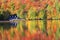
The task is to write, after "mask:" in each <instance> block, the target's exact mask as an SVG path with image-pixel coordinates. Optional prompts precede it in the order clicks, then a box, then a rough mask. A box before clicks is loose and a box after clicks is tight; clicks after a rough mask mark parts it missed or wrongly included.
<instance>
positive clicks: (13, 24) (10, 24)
mask: <svg viewBox="0 0 60 40" xmlns="http://www.w3.org/2000/svg"><path fill="white" fill-rule="evenodd" d="M16 26H17V23H16V22H4V23H3V22H2V23H0V27H2V28H3V29H4V30H5V29H7V30H8V29H10V28H11V27H13V28H14V27H16Z"/></svg>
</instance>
